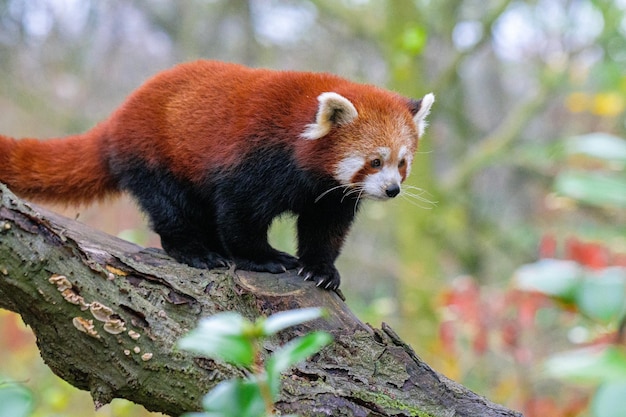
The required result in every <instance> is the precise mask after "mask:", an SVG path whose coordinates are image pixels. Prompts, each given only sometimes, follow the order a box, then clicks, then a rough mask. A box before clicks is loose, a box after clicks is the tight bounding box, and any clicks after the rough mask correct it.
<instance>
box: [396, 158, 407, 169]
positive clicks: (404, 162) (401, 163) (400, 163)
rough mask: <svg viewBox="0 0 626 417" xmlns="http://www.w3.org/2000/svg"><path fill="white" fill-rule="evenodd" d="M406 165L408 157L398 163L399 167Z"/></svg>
mask: <svg viewBox="0 0 626 417" xmlns="http://www.w3.org/2000/svg"><path fill="white" fill-rule="evenodd" d="M405 165H406V159H401V160H400V162H399V163H398V168H402V167H404V166H405Z"/></svg>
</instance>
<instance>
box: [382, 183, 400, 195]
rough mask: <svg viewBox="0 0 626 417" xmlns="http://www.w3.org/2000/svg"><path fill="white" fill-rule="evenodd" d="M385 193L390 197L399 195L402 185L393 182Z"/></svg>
mask: <svg viewBox="0 0 626 417" xmlns="http://www.w3.org/2000/svg"><path fill="white" fill-rule="evenodd" d="M385 194H387V196H388V197H395V196H397V195H398V194H400V186H399V185H398V184H391V185H390V186H389V187H387V189H386V190H385Z"/></svg>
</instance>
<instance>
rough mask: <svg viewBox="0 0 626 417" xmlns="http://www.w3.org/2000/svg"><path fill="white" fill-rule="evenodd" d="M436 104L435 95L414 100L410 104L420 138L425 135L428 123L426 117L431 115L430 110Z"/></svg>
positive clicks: (427, 95)
mask: <svg viewBox="0 0 626 417" xmlns="http://www.w3.org/2000/svg"><path fill="white" fill-rule="evenodd" d="M434 102H435V95H434V94H433V93H428V94H426V95H425V96H424V97H423V98H422V99H420V100H413V101H411V102H410V104H409V110H410V111H411V113H412V114H413V121H414V122H415V126H417V131H418V133H419V135H420V136H422V134H423V133H424V129H426V126H427V125H428V123H427V122H426V116H428V113H430V108H431V106H432V105H433V103H434Z"/></svg>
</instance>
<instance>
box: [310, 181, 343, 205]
mask: <svg viewBox="0 0 626 417" xmlns="http://www.w3.org/2000/svg"><path fill="white" fill-rule="evenodd" d="M338 188H345V190H344V191H343V192H344V194H345V193H346V190H348V186H347V185H337V186H335V187H332V188H329V189H328V190H326V191H324V192H323V193H322V194H320V195H318V196H317V198H316V199H315V203H317V202H318V201H320V200H321V199H322V198H323V197H324V196H325V195H326V194H328V193H330V192H333V191H335V190H336V189H338Z"/></svg>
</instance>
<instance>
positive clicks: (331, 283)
mask: <svg viewBox="0 0 626 417" xmlns="http://www.w3.org/2000/svg"><path fill="white" fill-rule="evenodd" d="M298 275H301V276H303V277H304V280H305V281H313V282H315V285H316V286H318V287H320V288H323V289H325V290H337V289H338V288H339V284H340V283H341V277H340V276H339V271H337V268H335V266H334V265H332V264H318V265H306V266H303V267H302V268H300V270H299V271H298Z"/></svg>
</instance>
